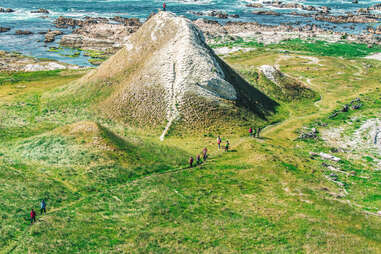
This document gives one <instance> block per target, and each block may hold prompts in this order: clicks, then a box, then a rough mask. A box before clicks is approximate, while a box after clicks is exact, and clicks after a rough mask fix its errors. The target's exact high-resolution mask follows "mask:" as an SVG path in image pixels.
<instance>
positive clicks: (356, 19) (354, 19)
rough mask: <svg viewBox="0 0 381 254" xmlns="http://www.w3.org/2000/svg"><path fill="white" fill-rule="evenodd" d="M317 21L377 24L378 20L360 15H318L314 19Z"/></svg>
mask: <svg viewBox="0 0 381 254" xmlns="http://www.w3.org/2000/svg"><path fill="white" fill-rule="evenodd" d="M315 19H316V20H318V21H326V22H330V23H338V24H340V23H377V22H378V19H377V18H375V17H367V16H361V15H347V16H343V15H340V16H332V15H330V16H328V15H318V16H316V17H315Z"/></svg>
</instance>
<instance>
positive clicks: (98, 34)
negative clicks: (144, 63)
mask: <svg viewBox="0 0 381 254" xmlns="http://www.w3.org/2000/svg"><path fill="white" fill-rule="evenodd" d="M136 29H137V28H135V29H132V28H131V29H130V30H129V29H127V28H126V26H124V25H121V24H92V25H86V26H83V27H81V28H79V29H76V30H75V31H74V32H73V34H69V35H64V36H63V37H62V39H61V41H60V45H61V46H66V47H72V48H82V49H97V50H105V49H107V48H115V49H119V48H121V47H122V45H123V44H124V43H125V42H126V40H127V37H128V35H129V34H131V33H133V32H135V31H136Z"/></svg>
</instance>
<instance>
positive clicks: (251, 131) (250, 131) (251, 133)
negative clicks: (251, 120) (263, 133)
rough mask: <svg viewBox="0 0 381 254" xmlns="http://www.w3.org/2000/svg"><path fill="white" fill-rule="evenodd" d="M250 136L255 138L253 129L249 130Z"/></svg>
mask: <svg viewBox="0 0 381 254" xmlns="http://www.w3.org/2000/svg"><path fill="white" fill-rule="evenodd" d="M249 136H250V137H252V136H253V128H251V127H250V128H249Z"/></svg>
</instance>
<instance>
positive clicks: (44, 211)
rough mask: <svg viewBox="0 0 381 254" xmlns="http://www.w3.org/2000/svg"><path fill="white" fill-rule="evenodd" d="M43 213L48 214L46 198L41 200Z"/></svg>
mask: <svg viewBox="0 0 381 254" xmlns="http://www.w3.org/2000/svg"><path fill="white" fill-rule="evenodd" d="M42 213H45V214H46V202H45V200H44V199H43V200H42V201H41V214H42Z"/></svg>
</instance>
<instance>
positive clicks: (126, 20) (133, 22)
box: [111, 16, 143, 28]
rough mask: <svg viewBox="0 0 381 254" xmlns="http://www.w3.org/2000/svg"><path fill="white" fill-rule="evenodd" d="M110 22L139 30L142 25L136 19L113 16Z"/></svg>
mask: <svg viewBox="0 0 381 254" xmlns="http://www.w3.org/2000/svg"><path fill="white" fill-rule="evenodd" d="M111 20H113V21H116V22H118V23H121V24H123V25H125V26H130V27H136V28H139V27H140V26H141V25H143V24H142V22H140V20H139V19H138V18H124V17H120V16H115V17H113V18H111Z"/></svg>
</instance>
